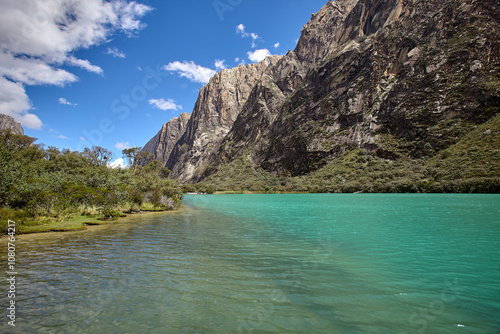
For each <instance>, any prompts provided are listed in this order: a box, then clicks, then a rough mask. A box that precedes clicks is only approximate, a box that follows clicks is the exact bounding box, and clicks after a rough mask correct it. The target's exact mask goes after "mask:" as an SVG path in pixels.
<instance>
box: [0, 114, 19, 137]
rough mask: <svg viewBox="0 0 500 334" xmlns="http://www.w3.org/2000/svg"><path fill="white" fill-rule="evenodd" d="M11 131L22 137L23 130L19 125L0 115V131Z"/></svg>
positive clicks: (8, 117) (10, 118) (11, 119)
mask: <svg viewBox="0 0 500 334" xmlns="http://www.w3.org/2000/svg"><path fill="white" fill-rule="evenodd" d="M7 129H10V130H12V132H13V133H15V134H18V135H24V129H23V127H22V126H21V124H20V123H17V122H16V121H15V120H14V119H13V118H12V117H10V116H7V115H3V114H0V131H2V130H7Z"/></svg>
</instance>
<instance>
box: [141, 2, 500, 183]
mask: <svg viewBox="0 0 500 334" xmlns="http://www.w3.org/2000/svg"><path fill="white" fill-rule="evenodd" d="M499 17H500V9H499V7H498V1H496V0H484V1H475V0H461V1H456V0H426V1H416V0H336V1H329V2H328V3H327V4H326V5H325V6H324V7H323V8H322V9H321V10H320V11H318V12H317V13H316V14H313V15H312V17H311V20H310V21H309V22H308V23H307V24H306V25H305V27H304V28H303V29H302V32H301V37H300V39H299V41H298V43H297V47H296V48H295V50H294V51H289V52H288V53H287V54H286V55H285V56H281V57H280V56H273V57H268V58H266V59H265V60H264V61H262V62H260V63H258V64H250V65H247V66H238V67H236V68H233V69H227V70H223V71H221V72H219V73H218V74H217V75H215V76H214V77H213V78H212V79H211V80H210V82H209V83H208V84H207V85H205V86H204V87H203V88H202V89H201V90H200V94H199V97H198V100H197V102H196V105H195V108H194V110H193V113H192V114H191V116H190V118H189V120H188V121H187V124H186V125H185V127H184V128H183V127H179V129H180V130H179V131H178V132H176V135H175V136H173V137H172V138H173V139H177V138H178V140H177V142H176V143H175V144H174V145H173V147H172V145H169V146H168V145H164V146H165V147H167V146H168V147H169V148H168V149H159V150H156V153H155V154H156V157H157V159H159V160H161V161H162V162H163V163H165V164H166V166H167V167H168V168H169V169H171V170H172V174H171V176H172V177H175V178H179V179H181V180H183V181H188V182H196V181H200V180H203V179H206V178H209V177H211V175H213V174H217V173H219V172H220V171H221V168H223V166H231V163H232V162H234V161H237V159H239V160H238V161H245V162H246V163H248V164H249V165H250V166H251V167H252V168H260V169H261V170H263V171H265V172H269V173H271V174H274V175H289V176H296V175H305V174H309V173H312V172H315V171H316V170H318V169H319V168H321V167H322V166H325V165H328V164H331V163H334V162H335V161H336V159H339V157H342V156H343V155H344V154H347V152H350V151H352V150H356V149H360V150H364V151H366V152H367V154H370V155H372V156H373V157H376V158H377V159H386V160H391V161H392V160H397V159H400V158H405V159H423V158H431V157H436V156H437V155H438V154H439V152H443V150H446V149H447V148H449V147H450V146H453V145H455V144H456V143H457V142H458V141H459V140H460V139H461V138H462V137H464V136H466V135H467V134H468V133H469V132H470V131H471V130H473V129H474V128H475V127H477V126H478V125H480V124H483V123H484V122H487V121H488V120H491V119H493V118H494V117H496V115H497V114H498V112H499V111H500V110H499V108H498V105H499V103H500V88H499V87H500V86H499V81H498V78H499V77H500V73H499V68H500V66H499V62H500V59H499V56H498V55H499V54H500V53H499V50H500V44H499V42H498V41H500V33H499V31H500V22H499ZM175 122H176V121H174V120H173V123H175ZM182 129H185V131H184V133H182V134H181V132H182ZM492 133H495V132H492ZM160 137H161V136H158V135H157V137H156V139H153V140H152V141H153V142H158V141H161V140H165V139H160ZM147 146H148V148H149V146H153V145H149V144H148V145H147ZM160 146H161V145H160ZM160 146H158V145H157V147H160ZM170 148H171V150H170ZM161 150H163V151H161ZM160 151H161V152H160ZM162 154H163V155H162ZM443 156H444V155H443ZM231 170H232V169H231Z"/></svg>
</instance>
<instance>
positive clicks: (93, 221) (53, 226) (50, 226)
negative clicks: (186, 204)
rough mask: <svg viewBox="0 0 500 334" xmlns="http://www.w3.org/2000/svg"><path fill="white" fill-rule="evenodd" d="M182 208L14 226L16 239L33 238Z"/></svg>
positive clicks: (89, 228)
mask: <svg viewBox="0 0 500 334" xmlns="http://www.w3.org/2000/svg"><path fill="white" fill-rule="evenodd" d="M182 210H183V208H182V207H181V208H178V209H175V210H164V211H147V210H145V211H139V212H134V213H127V214H125V213H124V214H123V216H119V217H116V218H113V219H102V218H101V217H86V216H77V217H72V218H71V219H68V220H67V221H62V222H50V223H47V224H42V225H34V226H32V229H30V230H28V231H22V232H18V226H19V225H18V224H16V233H15V236H16V238H18V237H21V236H33V235H61V234H67V233H77V232H85V231H89V230H95V229H99V228H103V227H106V226H110V225H118V224H121V223H126V222H124V221H123V220H126V219H132V218H137V217H141V216H146V215H155V214H169V213H179V212H181V211H182ZM7 238H8V235H7V234H4V235H1V236H0V240H1V239H7Z"/></svg>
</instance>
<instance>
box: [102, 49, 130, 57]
mask: <svg viewBox="0 0 500 334" xmlns="http://www.w3.org/2000/svg"><path fill="white" fill-rule="evenodd" d="M105 53H106V54H107V55H110V56H113V57H115V58H125V53H123V51H120V50H118V49H117V48H108V49H107V50H106V52H105Z"/></svg>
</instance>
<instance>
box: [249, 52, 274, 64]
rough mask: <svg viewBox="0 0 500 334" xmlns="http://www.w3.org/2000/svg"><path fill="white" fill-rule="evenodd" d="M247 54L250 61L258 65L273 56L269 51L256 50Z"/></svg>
mask: <svg viewBox="0 0 500 334" xmlns="http://www.w3.org/2000/svg"><path fill="white" fill-rule="evenodd" d="M247 54H248V59H250V60H251V61H253V62H254V63H258V62H259V61H262V60H264V59H265V58H266V57H269V56H271V52H269V50H268V49H260V50H255V51H254V52H251V51H249V52H248V53H247Z"/></svg>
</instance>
